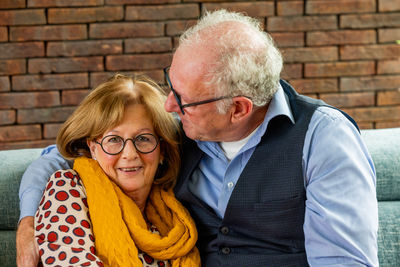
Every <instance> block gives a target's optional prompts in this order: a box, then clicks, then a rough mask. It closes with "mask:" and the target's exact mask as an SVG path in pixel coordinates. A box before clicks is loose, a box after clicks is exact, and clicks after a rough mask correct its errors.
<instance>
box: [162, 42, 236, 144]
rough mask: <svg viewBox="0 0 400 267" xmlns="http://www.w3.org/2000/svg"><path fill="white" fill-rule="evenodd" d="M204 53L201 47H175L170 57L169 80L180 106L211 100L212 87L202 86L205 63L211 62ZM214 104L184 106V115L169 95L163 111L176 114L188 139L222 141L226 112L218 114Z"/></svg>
mask: <svg viewBox="0 0 400 267" xmlns="http://www.w3.org/2000/svg"><path fill="white" fill-rule="evenodd" d="M194 50H196V51H194ZM205 52H206V51H205V49H201V48H197V49H193V48H191V49H189V48H188V47H179V48H178V49H177V51H176V52H175V54H174V57H173V60H172V64H171V68H170V70H169V77H170V81H171V84H172V86H173V88H174V89H175V91H176V93H177V94H178V95H180V98H181V102H182V105H184V104H187V103H192V102H197V101H202V100H206V99H212V98H215V94H214V90H213V88H210V86H206V85H205V83H204V78H205V77H204V74H205V73H206V68H207V62H212V61H209V60H211V58H210V55H209V53H205ZM216 103H217V102H211V103H207V104H203V105H198V106H191V107H187V108H185V109H184V111H185V114H182V112H181V110H180V108H179V105H178V103H177V101H176V99H175V96H174V95H173V93H172V92H170V93H169V95H168V98H167V101H166V102H165V110H166V111H168V112H176V113H177V114H178V115H179V117H180V118H181V121H182V125H183V130H184V131H185V134H186V136H188V137H189V138H191V139H196V140H204V141H223V136H224V132H225V129H226V127H227V125H228V124H229V115H228V114H229V113H227V114H220V113H218V111H217V108H216Z"/></svg>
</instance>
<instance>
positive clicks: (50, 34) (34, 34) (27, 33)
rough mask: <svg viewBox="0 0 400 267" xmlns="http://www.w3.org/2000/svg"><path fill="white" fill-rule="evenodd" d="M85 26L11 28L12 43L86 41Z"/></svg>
mask: <svg viewBox="0 0 400 267" xmlns="http://www.w3.org/2000/svg"><path fill="white" fill-rule="evenodd" d="M86 38H87V31H86V26H85V25H62V26H57V25H51V26H19V27H11V29H10V40H11V41H42V40H43V41H45V40H79V39H86Z"/></svg>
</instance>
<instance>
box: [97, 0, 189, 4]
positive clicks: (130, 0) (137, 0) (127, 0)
mask: <svg viewBox="0 0 400 267" xmlns="http://www.w3.org/2000/svg"><path fill="white" fill-rule="evenodd" d="M104 1H105V3H106V4H107V5H125V4H127V5H132V4H133V5H135V4H146V5H148V4H167V3H180V2H181V0H151V2H149V0H104ZM184 2H185V1H184Z"/></svg>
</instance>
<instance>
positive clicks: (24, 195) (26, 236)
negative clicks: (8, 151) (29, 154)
mask: <svg viewBox="0 0 400 267" xmlns="http://www.w3.org/2000/svg"><path fill="white" fill-rule="evenodd" d="M70 165H72V162H68V161H66V160H65V159H64V158H63V157H62V156H61V155H60V153H59V152H58V150H57V148H56V147H55V146H50V147H47V148H46V149H45V150H44V151H43V152H42V156H41V157H40V158H38V159H37V160H35V161H34V162H32V164H31V165H29V167H28V168H27V169H26V171H25V173H24V175H23V176H22V180H21V185H20V188H19V199H20V211H21V213H20V221H19V225H18V231H17V237H16V240H17V244H16V245H17V265H18V266H24V267H29V266H37V264H38V261H39V252H38V247H37V244H36V242H35V239H34V229H33V225H34V223H33V216H34V214H35V212H36V210H37V208H38V206H39V201H40V198H41V196H42V193H43V190H44V188H45V186H46V183H47V180H48V178H49V177H50V176H51V175H52V174H53V172H55V171H56V170H59V169H69V168H70Z"/></svg>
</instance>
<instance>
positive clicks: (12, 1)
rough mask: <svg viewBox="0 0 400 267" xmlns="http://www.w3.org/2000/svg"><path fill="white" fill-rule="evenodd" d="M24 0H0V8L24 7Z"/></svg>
mask: <svg viewBox="0 0 400 267" xmlns="http://www.w3.org/2000/svg"><path fill="white" fill-rule="evenodd" d="M24 7H26V6H25V0H1V1H0V9H7V8H24Z"/></svg>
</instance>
